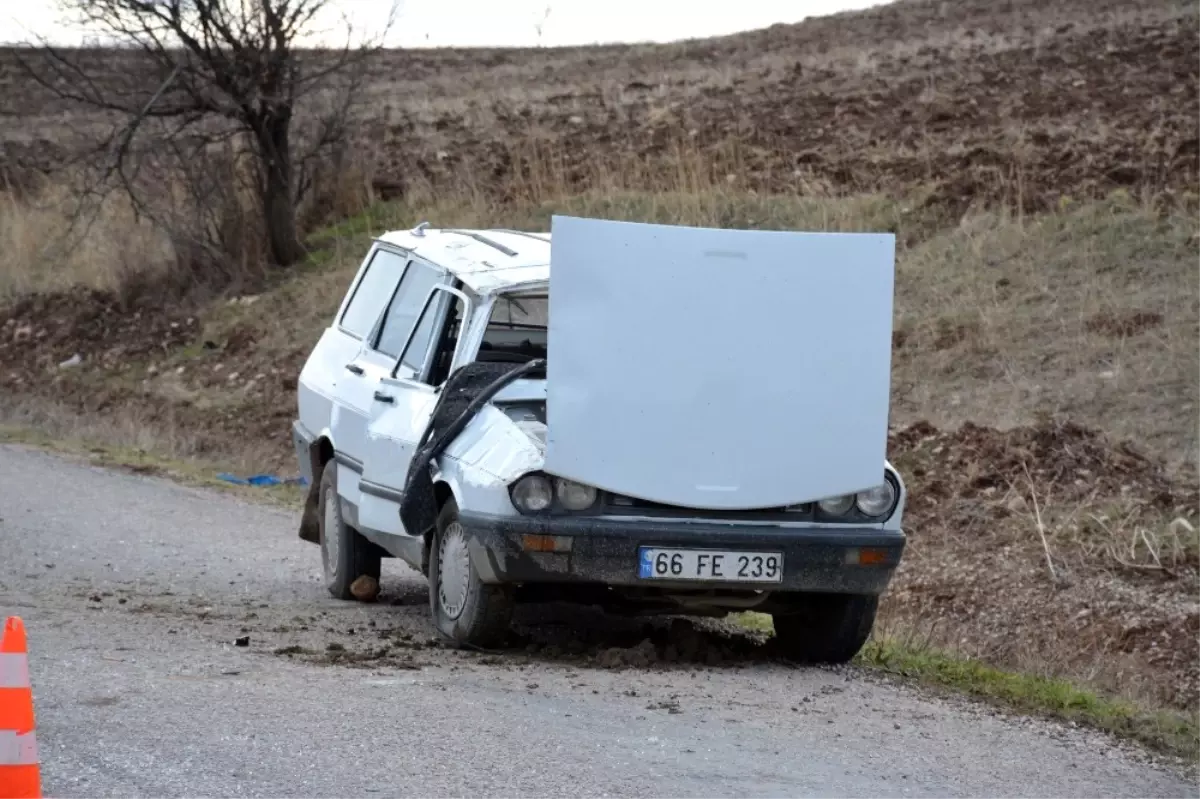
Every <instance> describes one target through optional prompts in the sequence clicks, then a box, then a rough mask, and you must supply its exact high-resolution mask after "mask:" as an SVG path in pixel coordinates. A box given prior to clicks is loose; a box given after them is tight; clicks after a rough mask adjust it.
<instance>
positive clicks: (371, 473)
mask: <svg viewBox="0 0 1200 799" xmlns="http://www.w3.org/2000/svg"><path fill="white" fill-rule="evenodd" d="M470 313H471V301H470V299H469V298H468V297H467V296H466V295H465V294H463V293H462V292H461V291H459V290H457V289H454V288H451V287H449V286H447V285H444V284H443V285H437V286H434V287H433V290H432V291H431V292H430V293H429V295H428V296H427V298H426V301H425V304H424V307H423V308H422V310H421V312H420V315H419V317H418V318H417V320H416V325H415V328H414V330H413V332H412V334H411V335H410V336H409V338H408V341H407V342H406V343H405V346H404V349H403V352H402V354H401V356H400V359H399V361H398V362H397V364H396V367H395V369H394V370H393V372H392V374H390V375H388V376H386V377H384V378H383V379H382V380H380V381H379V385H378V387H377V390H376V391H375V393H374V399H375V405H374V406H373V408H372V412H371V418H370V422H369V423H368V426H367V449H366V456H365V459H364V462H363V481H362V485H363V490H362V506H361V509H360V511H359V523H360V524H361V525H362V526H364V527H369V528H371V529H372V530H378V531H380V532H386V533H392V534H405V532H406V531H405V530H404V528H403V525H402V523H401V521H400V501H401V500H402V499H403V489H404V483H405V481H406V479H407V476H408V469H409V464H410V463H411V462H412V458H413V455H414V454H415V452H416V446H417V442H418V441H419V440H420V439H421V436H422V434H424V432H425V428H426V427H427V426H428V425H429V420H430V417H431V416H432V414H433V408H434V406H435V405H436V404H437V385H440V384H441V383H442V382H444V381H445V378H446V376H447V375H449V373H450V371H451V369H453V367H454V366H456V365H457V363H456V361H457V359H458V358H459V357H461V356H460V347H459V342H460V341H461V340H462V337H461V335H460V333H461V328H462V326H463V324H464V321H463V320H468V319H470Z"/></svg>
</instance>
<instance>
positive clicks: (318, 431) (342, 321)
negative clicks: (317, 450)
mask: <svg viewBox="0 0 1200 799" xmlns="http://www.w3.org/2000/svg"><path fill="white" fill-rule="evenodd" d="M378 254H379V248H378V247H376V248H372V249H371V250H370V251H369V252H368V253H367V254H366V257H365V258H363V262H362V264H361V266H360V267H359V270H358V274H357V275H355V279H354V282H353V283H351V285H350V287H349V289H348V290H347V292H346V297H345V298H344V299H343V300H342V303H341V305H340V306H339V307H338V312H337V314H336V315H335V316H334V318H333V321H332V323H331V324H330V325H329V327H327V328H325V330H324V331H323V332H322V333H321V338H320V339H319V340H318V341H317V343H316V346H314V347H313V350H312V352H311V353H310V354H309V356H308V359H307V360H306V361H305V362H304V367H303V368H302V369H301V371H300V375H299V378H298V380H297V392H296V393H297V398H296V401H297V405H298V415H299V419H300V423H301V425H303V428H304V433H305V437H306V439H307V440H309V441H311V440H314V439H316V438H318V437H320V436H323V435H330V436H331V437H332V434H331V430H332V424H333V416H334V408H335V406H337V405H338V400H337V396H338V394H337V392H338V388H339V382H340V383H341V384H342V385H341V388H342V389H343V390H344V389H345V388H346V382H347V381H344V380H342V379H341V378H342V376H343V375H344V374H349V373H347V372H346V365H347V364H349V363H350V362H352V361H353V360H354V359H355V357H357V355H358V353H359V351H360V350H361V349H362V342H363V339H364V338H366V337H367V336H368V335H369V334H370V332H371V329H372V327H373V326H374V325H375V322H376V321H377V320H378V318H379V315H380V313H382V311H383V308H384V305H385V304H386V303H387V298H388V297H390V296H391V295H392V292H394V291H395V289H396V284H397V283H399V282H400V275H401V273H402V272H403V269H404V264H405V262H406V260H407V259H406V258H405V259H403V260H400V261H399V263H396V257H395V255H394V254H389V255H390V256H391V257H387V258H379V259H377V258H376V256H377V255H378ZM335 446H337V445H336V443H335Z"/></svg>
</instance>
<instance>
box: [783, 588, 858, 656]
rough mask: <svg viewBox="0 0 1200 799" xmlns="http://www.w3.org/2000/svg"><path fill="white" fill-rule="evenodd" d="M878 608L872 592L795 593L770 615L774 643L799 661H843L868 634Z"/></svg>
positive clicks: (785, 654) (853, 654) (786, 654)
mask: <svg viewBox="0 0 1200 799" xmlns="http://www.w3.org/2000/svg"><path fill="white" fill-rule="evenodd" d="M878 609H879V597H878V596H875V595H873V594H795V595H793V596H792V597H790V598H789V601H788V607H787V609H786V610H782V611H779V612H776V613H774V614H772V615H773V620H774V622H775V638H776V641H777V645H778V646H779V648H780V651H781V652H782V654H783V655H784V657H787V658H789V659H790V660H795V661H799V662H801V663H847V662H849V661H850V660H851V659H853V658H854V656H855V655H857V654H858V651H859V650H860V649H862V647H863V644H865V643H866V642H867V638H869V637H870V635H871V628H872V627H874V625H875V613H876V611H877V610H878Z"/></svg>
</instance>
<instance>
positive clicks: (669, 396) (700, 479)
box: [545, 216, 895, 509]
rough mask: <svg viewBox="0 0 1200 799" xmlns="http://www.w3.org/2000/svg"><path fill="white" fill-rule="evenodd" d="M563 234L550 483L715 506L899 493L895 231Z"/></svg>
mask: <svg viewBox="0 0 1200 799" xmlns="http://www.w3.org/2000/svg"><path fill="white" fill-rule="evenodd" d="M552 234H553V235H552V239H551V240H552V242H553V244H552V250H551V270H550V314H549V315H550V319H549V327H550V329H549V343H548V350H549V355H548V367H547V368H548V372H547V382H546V386H547V389H546V399H547V448H546V461H545V468H546V471H548V472H550V473H552V474H556V475H559V476H562V477H566V478H569V479H573V480H578V481H580V482H583V483H588V484H591V485H594V486H597V487H599V488H602V489H606V490H609V491H614V492H618V493H621V494H626V495H629V496H633V497H638V498H641V499H645V500H650V501H655V502H662V503H669V504H674V505H684V506H688V507H695V508H705V509H747V508H761V507H774V506H784V505H791V504H798V503H801V502H809V501H813V500H817V499H821V498H824V497H829V496H833V495H837V494H844V493H851V492H854V491H859V490H862V489H866V488H869V487H871V486H875V485H878V484H879V483H880V482H882V480H883V470H884V463H885V458H886V445H887V425H888V398H889V390H890V375H891V335H892V295H893V283H894V263H895V237H894V236H892V235H891V234H836V233H797V232H775V231H738V230H715V229H705V228H687V227H677V226H664V225H646V224H633V223H624V222H611V221H603V220H591V219H579V218H573V217H563V216H556V217H554V220H553V226H552Z"/></svg>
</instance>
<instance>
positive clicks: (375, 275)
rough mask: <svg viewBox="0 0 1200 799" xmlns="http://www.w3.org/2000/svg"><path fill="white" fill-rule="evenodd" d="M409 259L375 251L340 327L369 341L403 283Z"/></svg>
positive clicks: (389, 252)
mask: <svg viewBox="0 0 1200 799" xmlns="http://www.w3.org/2000/svg"><path fill="white" fill-rule="evenodd" d="M406 259H407V256H404V255H400V254H399V253H395V252H392V251H390V250H383V249H380V250H376V251H375V254H374V255H373V256H371V260H370V262H368V263H367V271H366V272H364V273H363V276H362V279H360V280H359V281H358V285H357V286H355V288H354V294H353V296H351V297H350V302H349V303H348V304H347V305H346V311H345V313H343V314H342V319H341V322H340V323H339V324H340V325H341V328H342V329H343V330H345V331H346V332H347V333H349V334H350V335H352V336H355V337H357V338H366V337H367V334H368V333H370V332H371V328H372V327H373V326H374V325H375V320H377V319H378V318H379V312H380V311H382V310H383V306H384V305H385V304H387V300H388V297H390V296H392V292H393V291H395V289H396V284H397V283H399V282H400V275H401V274H402V273H403V272H404V262H405V260H406Z"/></svg>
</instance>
